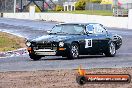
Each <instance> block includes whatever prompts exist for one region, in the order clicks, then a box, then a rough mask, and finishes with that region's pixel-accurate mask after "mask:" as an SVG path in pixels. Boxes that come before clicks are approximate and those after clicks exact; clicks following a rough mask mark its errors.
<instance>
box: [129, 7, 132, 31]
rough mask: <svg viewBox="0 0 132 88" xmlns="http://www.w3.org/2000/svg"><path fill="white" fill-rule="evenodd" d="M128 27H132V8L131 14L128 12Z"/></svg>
mask: <svg viewBox="0 0 132 88" xmlns="http://www.w3.org/2000/svg"><path fill="white" fill-rule="evenodd" d="M128 29H132V9H129V14H128Z"/></svg>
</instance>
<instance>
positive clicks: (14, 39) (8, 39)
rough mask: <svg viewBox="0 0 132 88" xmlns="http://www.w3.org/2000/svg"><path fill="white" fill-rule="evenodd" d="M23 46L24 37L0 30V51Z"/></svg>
mask: <svg viewBox="0 0 132 88" xmlns="http://www.w3.org/2000/svg"><path fill="white" fill-rule="evenodd" d="M25 47H26V45H25V39H24V38H21V37H18V36H15V35H11V34H8V33H3V32H0V51H10V50H15V49H18V48H25Z"/></svg>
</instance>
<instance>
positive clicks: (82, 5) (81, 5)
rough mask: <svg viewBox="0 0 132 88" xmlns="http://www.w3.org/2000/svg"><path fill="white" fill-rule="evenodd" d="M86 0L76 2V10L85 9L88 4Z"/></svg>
mask: <svg viewBox="0 0 132 88" xmlns="http://www.w3.org/2000/svg"><path fill="white" fill-rule="evenodd" d="M86 2H87V1H86V0H78V1H77V3H76V4H75V8H76V10H84V9H85V6H86Z"/></svg>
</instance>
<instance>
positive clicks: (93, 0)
mask: <svg viewBox="0 0 132 88" xmlns="http://www.w3.org/2000/svg"><path fill="white" fill-rule="evenodd" d="M101 1H102V0H91V1H90V2H92V3H101Z"/></svg>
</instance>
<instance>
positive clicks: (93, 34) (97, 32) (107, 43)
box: [26, 23, 122, 60]
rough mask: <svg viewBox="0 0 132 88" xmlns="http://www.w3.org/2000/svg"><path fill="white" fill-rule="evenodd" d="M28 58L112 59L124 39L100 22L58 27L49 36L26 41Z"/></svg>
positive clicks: (60, 25)
mask: <svg viewBox="0 0 132 88" xmlns="http://www.w3.org/2000/svg"><path fill="white" fill-rule="evenodd" d="M26 45H27V46H28V52H29V56H30V58H31V59H33V60H39V59H41V57H44V56H62V57H68V59H76V58H79V55H98V54H99V55H100V54H102V55H105V56H107V57H113V56H115V54H116V50H118V49H119V48H120V47H121V45H122V37H121V36H119V35H117V34H112V33H109V32H108V31H107V30H106V28H105V27H103V25H102V24H98V23H87V24H84V23H81V24H80V23H65V24H57V25H55V26H54V27H53V28H52V30H51V31H48V34H47V35H44V36H42V37H39V38H36V39H33V40H27V42H26Z"/></svg>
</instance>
